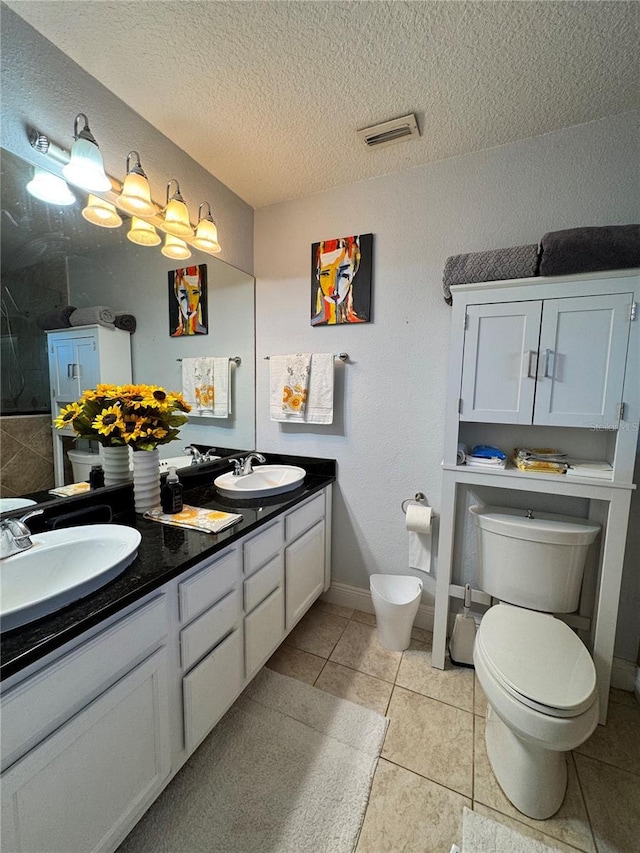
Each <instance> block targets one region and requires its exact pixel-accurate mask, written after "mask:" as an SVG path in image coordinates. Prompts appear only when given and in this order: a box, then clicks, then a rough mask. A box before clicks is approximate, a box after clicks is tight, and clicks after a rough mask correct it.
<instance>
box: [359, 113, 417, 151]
mask: <svg viewBox="0 0 640 853" xmlns="http://www.w3.org/2000/svg"><path fill="white" fill-rule="evenodd" d="M357 134H358V136H359V137H360V139H361V140H362V141H363V142H364V144H365V145H366V146H367V147H368V148H373V147H374V146H379V145H392V144H393V143H394V142H402V140H403V139H409V138H410V137H412V136H415V137H418V136H420V131H419V130H418V122H417V121H416V117H415V116H414V115H413V113H411V114H410V115H408V116H402V117H401V118H394V119H392V120H391V121H383V122H382V124H374V125H373V126H372V127H365V128H364V129H363V130H358V131H357Z"/></svg>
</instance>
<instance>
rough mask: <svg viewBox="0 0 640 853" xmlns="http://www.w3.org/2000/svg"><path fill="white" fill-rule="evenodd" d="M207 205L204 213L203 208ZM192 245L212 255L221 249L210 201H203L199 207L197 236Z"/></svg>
mask: <svg viewBox="0 0 640 853" xmlns="http://www.w3.org/2000/svg"><path fill="white" fill-rule="evenodd" d="M205 205H206V207H207V211H208V212H207V213H206V214H205V215H203V214H202V208H203V207H204V206H205ZM191 245H192V246H195V247H196V249H201V250H202V251H203V252H208V253H209V254H210V255H215V254H217V253H218V252H219V251H220V243H218V229H217V228H216V224H215V222H214V221H213V217H212V216H211V205H210V204H209V202H208V201H203V202H202V204H201V205H200V207H199V208H198V226H197V228H196V236H195V237H194V238H193V240H192V241H191Z"/></svg>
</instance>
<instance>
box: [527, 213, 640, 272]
mask: <svg viewBox="0 0 640 853" xmlns="http://www.w3.org/2000/svg"><path fill="white" fill-rule="evenodd" d="M540 247H541V250H542V254H541V257H540V275H570V274H571V273H581V272H598V271H599V270H623V269H630V268H632V267H640V225H604V226H602V227H593V228H591V227H589V228H567V229H565V230H564V231H549V232H548V233H547V234H545V235H544V237H543V238H542V240H541V241H540Z"/></svg>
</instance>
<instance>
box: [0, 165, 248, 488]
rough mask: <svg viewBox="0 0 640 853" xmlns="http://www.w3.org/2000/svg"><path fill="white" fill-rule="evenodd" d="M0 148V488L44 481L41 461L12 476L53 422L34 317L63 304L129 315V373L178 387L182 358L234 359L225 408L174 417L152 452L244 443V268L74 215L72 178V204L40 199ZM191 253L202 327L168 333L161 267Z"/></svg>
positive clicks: (78, 198)
mask: <svg viewBox="0 0 640 853" xmlns="http://www.w3.org/2000/svg"><path fill="white" fill-rule="evenodd" d="M0 156H1V165H2V183H1V194H2V204H1V210H2V213H1V216H2V227H1V239H2V257H1V262H2V293H1V309H2V325H1V371H2V374H1V380H2V384H1V388H2V394H1V397H2V401H1V412H0V415H1V418H0V427H1V429H2V437H3V441H2V445H3V446H2V448H1V449H2V483H1V491H2V494H3V496H8V497H13V496H16V494H19V493H24V492H32V491H38V490H39V489H41V488H45V486H46V483H45V482H44V481H43V477H44V470H45V467H46V466H45V467H42V471H41V472H40V474H39V475H38V476H36V477H35V478H34V479H32V481H31V482H30V487H29V486H27V487H23V488H18V487H17V483H18V479H17V478H16V476H15V475H16V474H17V473H18V471H21V472H22V474H24V470H25V468H28V467H29V465H30V464H31V463H29V462H28V461H27V456H28V450H29V436H30V435H31V434H33V437H34V443H35V444H37V449H36V454H37V455H38V456H39V457H43V456H46V453H47V451H48V441H50V439H51V432H50V429H49V424H50V414H49V413H50V383H49V375H48V359H47V346H46V334H45V332H44V331H42V330H41V329H40V328H39V326H38V323H37V318H38V317H39V316H40V315H42V314H43V313H45V312H48V311H52V310H54V309H58V308H61V307H63V306H65V305H74V306H75V307H77V308H85V307H89V306H97V305H101V306H108V307H110V308H111V309H112V310H113V311H114V312H128V313H131V314H133V315H135V317H136V321H137V326H136V331H135V333H134V334H132V335H131V338H130V343H131V358H132V373H133V377H132V378H133V381H134V382H140V383H154V384H158V385H163V386H165V387H168V388H170V389H173V390H181V388H182V372H181V360H182V359H184V358H193V357H198V356H228V357H229V358H233V359H236V358H237V359H238V361H239V363H238V364H237V365H236V363H235V362H233V363H232V369H231V389H232V393H231V414H230V416H229V417H228V418H215V419H214V418H196V417H193V418H191V419H190V422H189V423H188V424H186V425H185V426H184V427H183V428H182V430H181V434H180V440H179V441H175V442H172V443H171V444H170V445H166V446H165V447H164V448H161V456H163V455H164V456H175V455H178V454H180V453H181V451H182V449H183V447H184V446H185V445H187V444H190V443H198V444H206V445H211V446H215V447H222V448H232V449H235V448H249V449H250V448H253V447H254V446H255V338H254V327H255V321H254V320H255V318H254V304H255V303H254V279H253V277H252V276H250V275H248V274H247V273H245V272H242V271H240V270H238V269H236V268H235V267H232V266H230V265H229V264H227V263H225V262H224V261H221V260H220V259H219V258H216V257H214V256H212V255H208V254H205V253H203V252H199V251H197V250H196V249H193V247H191V248H192V255H191V257H190V258H189V259H188V260H181V261H176V260H171V259H169V258H166V257H164V256H163V255H162V254H161V252H160V248H161V247H160V246H154V247H145V246H139V245H136V244H134V243H132V242H131V241H129V240H128V239H127V236H126V235H127V230H128V227H129V224H130V220H129V219H127V218H126V216H125V217H123V218H124V222H123V224H122V225H121V226H120V227H119V228H113V229H110V228H101V227H98V226H96V225H93V224H91V223H89V222H87V221H86V220H85V219H84V218H83V217H82V209H83V208H84V207H85V206H86V203H87V199H86V193H84V192H83V191H81V190H79V189H77V188H76V187H71V191H72V192H73V194H74V196H75V201H74V202H73V203H72V204H69V205H66V206H62V205H60V204H49V203H45V202H43V201H40V200H39V199H36V198H34V197H32V196H31V195H30V194H29V193H28V192H27V189H26V186H27V183H28V182H29V181H30V180H31V179H32V178H33V176H34V167H33V166H32V165H30V164H28V163H26V162H24V161H23V160H21V159H20V158H18V157H16V156H15V155H13V154H11V153H9V152H7V151H4V150H2V151H1V152H0ZM198 264H205V265H206V267H207V294H206V295H207V309H208V334H206V335H205V334H202V335H200V334H199V335H189V336H182V337H171V336H170V323H169V315H170V299H171V294H170V290H169V273H170V272H171V271H172V270H174V269H176V268H179V267H185V266H187V265H189V266H191V265H198ZM173 298H174V299H175V296H174V297H173ZM36 423H37V424H42V425H44V431H43V428H41V427H38V428H37V429H36V427H35V424H36ZM18 424H20V427H19V428H18V426H17V425H18ZM36 432H37V433H38V435H37V436H36ZM9 457H10V458H9ZM21 457H22V458H21ZM12 462H13V464H11V463H12ZM34 464H35V463H34ZM35 467H37V465H36V466H35ZM47 470H49V469H48V468H47ZM38 477H39V478H38ZM45 479H46V478H45ZM23 482H24V481H23ZM52 485H53V484H52Z"/></svg>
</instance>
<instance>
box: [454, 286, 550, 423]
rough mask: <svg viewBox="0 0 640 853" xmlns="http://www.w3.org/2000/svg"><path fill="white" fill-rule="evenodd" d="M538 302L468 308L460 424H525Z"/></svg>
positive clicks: (533, 367)
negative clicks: (475, 422) (466, 422)
mask: <svg viewBox="0 0 640 853" xmlns="http://www.w3.org/2000/svg"><path fill="white" fill-rule="evenodd" d="M541 316H542V302H540V301H532V302H500V303H496V304H488V305H469V307H468V308H467V315H466V324H467V328H466V332H465V338H464V355H463V363H462V384H461V392H460V404H459V410H460V420H461V421H482V422H485V423H503V424H530V423H531V418H532V415H533V401H534V395H535V387H536V368H537V360H538V338H539V334H540V318H541Z"/></svg>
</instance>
